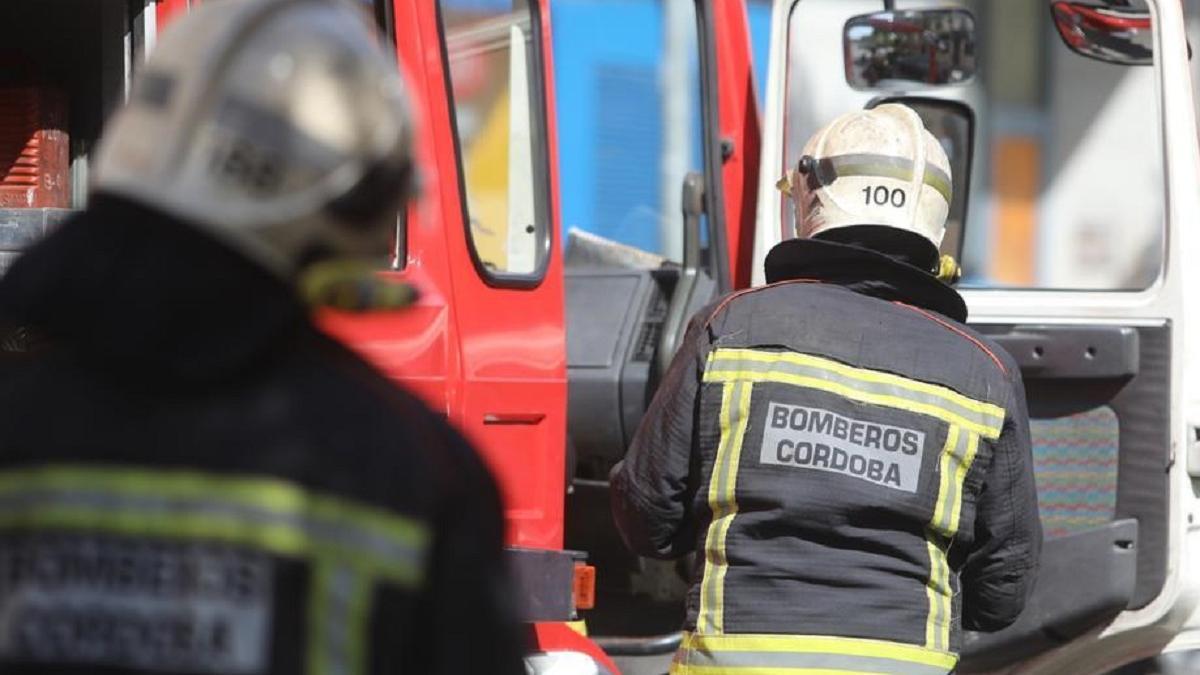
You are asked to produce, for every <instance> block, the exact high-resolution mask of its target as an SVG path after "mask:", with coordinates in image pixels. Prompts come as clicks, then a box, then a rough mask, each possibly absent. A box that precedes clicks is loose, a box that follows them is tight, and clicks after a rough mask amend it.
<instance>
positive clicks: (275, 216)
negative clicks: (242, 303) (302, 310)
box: [92, 0, 414, 278]
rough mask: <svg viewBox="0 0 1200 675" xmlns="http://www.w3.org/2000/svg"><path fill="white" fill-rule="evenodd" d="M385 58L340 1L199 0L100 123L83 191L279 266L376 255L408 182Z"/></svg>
mask: <svg viewBox="0 0 1200 675" xmlns="http://www.w3.org/2000/svg"><path fill="white" fill-rule="evenodd" d="M411 126H412V120H411V116H410V113H409V109H408V106H407V105H406V92H405V89H404V86H403V83H402V80H401V77H400V76H399V73H398V70H397V66H396V62H395V59H394V58H391V57H389V56H388V55H387V54H386V52H384V50H383V49H382V47H381V45H380V40H379V38H378V35H376V34H375V32H374V30H373V29H372V27H370V26H369V25H368V23H367V21H366V20H365V19H364V16H363V14H362V13H361V12H360V11H359V9H358V8H356V7H355V6H354V5H351V4H347V3H345V2H342V1H341V0H242V1H239V2H235V1H233V0H226V1H223V2H209V3H204V5H202V6H201V7H199V8H198V9H196V10H195V11H193V12H191V13H190V14H189V15H187V16H186V17H184V18H183V19H181V20H179V21H178V22H177V23H176V24H175V25H173V26H171V27H170V28H169V29H168V30H167V31H166V32H165V33H164V35H163V36H162V38H161V40H160V41H159V43H158V45H157V47H156V48H155V49H154V51H153V53H152V54H151V55H150V58H149V60H148V61H147V62H146V64H145V65H144V66H143V67H142V69H141V72H140V73H139V75H138V77H137V80H136V81H135V83H134V86H133V90H132V94H131V97H130V100H129V103H128V105H126V106H125V108H123V109H122V110H120V111H119V112H118V113H117V114H116V115H115V116H114V117H113V119H112V121H111V123H110V124H109V125H108V127H107V129H106V130H105V133H104V136H103V138H102V139H101V142H100V146H99V149H98V151H97V159H96V167H95V171H94V173H93V176H94V181H93V184H92V188H93V190H94V191H95V192H98V193H107V194H115V195H120V196H122V197H126V198H129V199H132V200H135V201H138V202H141V203H144V204H148V205H150V206H151V207H153V208H156V209H158V210H161V211H163V212H165V213H168V214H171V215H173V216H177V217H179V218H182V219H185V220H187V221H190V222H192V223H195V224H197V225H199V226H201V227H203V228H206V229H207V230H208V231H209V232H211V233H212V234H213V235H214V236H217V237H219V238H221V239H222V240H224V241H226V242H227V243H228V244H230V245H232V246H234V247H235V248H237V249H238V250H240V251H242V252H243V253H244V254H245V255H247V256H249V257H250V258H252V259H253V260H255V261H257V262H258V263H259V264H262V265H265V266H267V267H268V268H269V269H271V270H273V271H275V272H276V273H277V274H280V275H282V276H284V277H287V278H293V277H295V275H296V274H297V272H299V271H300V269H301V268H302V267H303V266H304V265H305V264H306V263H309V262H312V261H313V260H315V259H319V258H322V257H341V256H352V257H353V256H367V255H378V256H380V257H381V258H382V256H383V254H384V253H385V252H386V249H387V243H388V240H389V238H390V237H391V236H392V234H393V230H394V227H395V223H396V214H397V209H398V208H399V207H400V205H401V204H402V202H403V200H404V199H405V198H407V197H408V196H410V195H411V193H412V191H413V183H414V167H413V160H412V130H411Z"/></svg>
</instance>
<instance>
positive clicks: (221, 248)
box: [0, 197, 307, 382]
mask: <svg viewBox="0 0 1200 675" xmlns="http://www.w3.org/2000/svg"><path fill="white" fill-rule="evenodd" d="M0 316H3V318H4V320H5V321H6V322H9V323H10V324H11V323H18V324H21V325H24V326H28V327H32V329H33V330H34V331H36V332H38V333H41V334H44V335H45V336H46V339H47V341H48V343H49V344H50V345H51V346H52V347H59V346H61V347H66V348H68V349H70V350H71V351H73V352H78V353H80V354H81V355H83V356H84V357H86V358H87V360H88V362H89V363H93V364H97V365H98V366H99V367H101V368H104V369H108V370H114V371H115V372H118V373H119V374H120V375H121V376H125V375H128V376H131V377H137V376H139V375H140V376H144V377H153V378H156V379H161V378H170V379H180V380H186V381H192V382H197V381H206V380H207V381H212V380H216V379H220V378H223V377H227V376H229V375H230V374H232V373H234V372H237V371H239V370H242V369H245V368H249V367H253V366H254V365H255V364H257V363H261V362H262V361H263V360H265V358H266V357H268V356H269V355H270V354H272V353H274V352H277V351H278V350H279V349H280V348H281V347H283V342H282V341H281V338H285V337H287V336H288V335H295V334H296V331H297V329H298V328H301V327H302V326H304V325H306V321H307V311H306V309H305V308H304V306H303V305H302V304H301V303H300V301H299V300H298V298H297V296H296V294H295V292H294V291H293V289H292V288H291V287H290V286H289V285H288V284H287V283H285V282H284V281H283V280H282V279H279V278H277V277H275V276H273V275H272V274H271V273H269V272H267V271H266V270H265V269H263V268H261V267H259V266H258V265H256V264H254V263H252V262H250V261H249V260H248V259H246V258H244V257H243V256H241V255H240V254H238V253H237V252H235V251H234V250H232V249H230V248H227V247H226V246H225V245H223V244H221V243H219V242H217V241H215V240H214V239H213V238H212V237H210V236H208V235H207V234H205V233H204V232H202V231H201V230H200V229H198V228H197V227H196V226H193V225H190V224H188V223H185V222H183V221H179V220H175V219H173V218H170V217H168V216H166V215H164V214H162V213H160V212H157V211H153V210H150V209H146V208H144V207H141V206H138V205H135V204H132V203H129V202H126V201H124V200H119V199H115V198H105V197H99V198H97V199H94V200H93V204H92V205H91V206H90V207H89V208H88V209H87V210H86V211H84V212H82V213H80V214H78V215H76V216H74V217H72V218H71V219H70V220H68V221H67V222H66V223H64V224H63V225H62V227H60V228H59V229H58V230H57V231H55V232H54V233H53V234H51V235H50V236H48V237H47V238H46V239H44V240H43V241H42V242H40V243H39V244H37V245H35V246H34V247H33V248H31V249H30V250H29V251H27V252H26V253H25V254H24V255H22V256H21V257H20V258H19V259H18V260H17V261H16V263H14V265H13V267H12V268H11V269H10V270H9V272H8V273H7V274H6V275H5V277H4V278H3V280H2V281H0Z"/></svg>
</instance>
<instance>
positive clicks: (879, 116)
mask: <svg viewBox="0 0 1200 675" xmlns="http://www.w3.org/2000/svg"><path fill="white" fill-rule="evenodd" d="M797 174H798V175H796V176H794V179H793V180H791V194H792V200H793V201H794V202H795V208H796V234H797V235H798V236H800V237H812V236H814V235H818V234H821V233H823V232H828V231H830V230H834V229H837V228H842V227H850V226H854V225H884V226H887V227H893V228H896V229H898V230H904V231H906V232H912V233H914V234H917V235H920V236H921V237H922V238H924V239H926V240H928V241H929V242H930V243H931V244H932V245H933V248H934V250H933V253H934V254H936V250H937V248H938V247H939V246H941V244H942V237H943V236H945V234H946V217H947V216H948V215H949V212H950V200H951V177H950V162H949V160H947V159H946V152H945V150H943V149H942V146H941V144H940V143H938V141H937V139H936V138H934V136H933V134H931V133H929V131H927V130H926V129H925V126H924V124H923V123H922V122H921V117H920V116H919V115H918V114H917V113H916V112H915V111H914V110H913V109H912V108H909V107H908V106H906V105H901V104H898V103H888V104H884V105H881V106H878V107H876V108H873V109H871V110H860V111H855V112H851V113H847V114H845V115H842V116H841V117H838V118H837V119H836V120H834V121H833V122H832V123H830V124H829V125H828V126H826V127H825V128H824V129H822V130H820V131H818V132H817V133H816V134H815V135H814V136H813V137H812V138H811V139H809V141H808V144H807V145H806V146H805V147H804V156H803V157H802V158H801V159H800V163H799V166H798V167H797Z"/></svg>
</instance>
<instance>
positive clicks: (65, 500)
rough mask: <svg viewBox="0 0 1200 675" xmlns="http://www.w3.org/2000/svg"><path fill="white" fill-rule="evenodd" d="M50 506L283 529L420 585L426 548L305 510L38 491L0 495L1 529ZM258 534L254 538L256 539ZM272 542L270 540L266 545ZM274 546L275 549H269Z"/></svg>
mask: <svg viewBox="0 0 1200 675" xmlns="http://www.w3.org/2000/svg"><path fill="white" fill-rule="evenodd" d="M50 508H75V509H81V510H86V511H87V512H90V513H92V514H94V515H95V517H97V518H120V517H122V516H123V515H136V516H141V517H159V518H162V519H165V520H180V519H184V518H197V517H198V518H205V519H214V520H218V521H221V522H226V523H230V524H231V525H233V526H237V527H242V528H255V527H258V528H270V527H282V528H287V529H289V530H292V531H295V532H296V533H298V534H301V535H303V536H304V537H306V538H308V539H310V540H311V541H312V542H314V543H316V544H319V545H326V546H331V547H335V548H340V549H344V550H345V551H346V552H347V553H350V554H353V553H355V552H357V553H360V554H365V555H368V556H371V557H372V559H373V560H374V561H375V562H376V563H377V564H382V565H383V566H384V567H385V568H387V569H385V570H381V571H382V572H385V573H388V576H389V577H392V576H394V577H396V579H395V581H398V582H401V583H404V582H405V581H406V580H408V581H411V582H413V583H415V582H417V581H419V578H420V573H421V565H422V559H423V556H424V550H423V549H424V547H423V546H417V545H414V544H412V543H410V542H407V541H400V540H398V539H394V538H389V537H386V536H383V535H382V534H381V533H379V532H377V531H375V530H370V529H366V528H363V527H358V526H357V524H356V523H354V522H347V521H344V520H339V519H332V518H317V517H309V516H307V515H305V514H303V510H302V509H301V510H299V511H297V512H290V513H289V512H279V511H273V510H269V509H266V508H258V507H252V506H249V505H245V504H237V503H229V502H225V501H220V500H219V499H214V500H211V501H209V500H203V501H202V500H197V499H190V498H188V499H172V498H168V497H156V496H141V495H137V496H134V495H125V494H114V493H109V492H90V491H86V490H56V489H44V488H43V489H33V490H29V491H27V492H20V491H10V492H8V493H6V494H0V529H4V528H11V527H19V526H21V525H22V521H34V520H36V519H37V518H38V514H39V513H43V512H45V511H46V510H48V509H50ZM251 536H253V535H251ZM264 543H269V542H264ZM264 548H268V549H269V548H270V546H269V545H268V546H264Z"/></svg>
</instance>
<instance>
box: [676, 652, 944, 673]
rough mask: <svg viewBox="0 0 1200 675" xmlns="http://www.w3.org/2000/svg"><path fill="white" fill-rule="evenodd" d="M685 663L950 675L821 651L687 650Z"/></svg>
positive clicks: (735, 667)
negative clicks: (820, 652)
mask: <svg viewBox="0 0 1200 675" xmlns="http://www.w3.org/2000/svg"><path fill="white" fill-rule="evenodd" d="M684 651H685V655H684V657H683V658H684V659H686V660H685V661H683V663H686V664H687V665H688V666H697V667H701V668H721V669H722V670H721V671H720V672H726V673H729V675H736V673H737V672H738V669H740V668H746V669H751V668H794V669H804V668H810V669H818V670H820V669H823V670H843V671H847V672H851V673H889V674H890V675H946V673H948V672H950V671H949V670H947V669H945V668H942V667H940V666H932V665H927V664H924V663H913V662H911V661H902V660H899V659H889V658H885V657H877V656H852V655H848V654H819V653H808V652H726V651H721V652H705V651H699V650H695V649H689V650H684Z"/></svg>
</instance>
